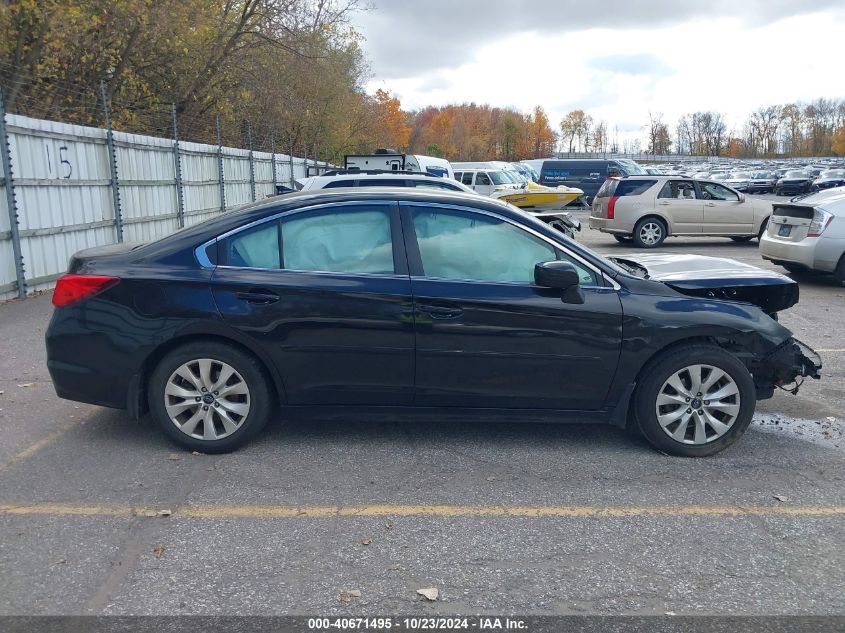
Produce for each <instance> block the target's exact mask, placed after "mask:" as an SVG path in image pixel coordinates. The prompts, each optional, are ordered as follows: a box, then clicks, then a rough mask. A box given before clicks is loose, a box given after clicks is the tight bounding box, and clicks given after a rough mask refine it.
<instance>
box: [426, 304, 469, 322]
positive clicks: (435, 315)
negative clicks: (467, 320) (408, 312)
mask: <svg viewBox="0 0 845 633" xmlns="http://www.w3.org/2000/svg"><path fill="white" fill-rule="evenodd" d="M418 307H419V309H420V311H421V312H426V313H427V314H429V315H430V316H431V318H432V319H441V320H446V319H457V318H458V317H459V316H461V315H462V314H463V313H464V311H463V310H462V309H461V308H455V307H451V308H450V307H448V306H435V305H428V304H423V305H420V306H418Z"/></svg>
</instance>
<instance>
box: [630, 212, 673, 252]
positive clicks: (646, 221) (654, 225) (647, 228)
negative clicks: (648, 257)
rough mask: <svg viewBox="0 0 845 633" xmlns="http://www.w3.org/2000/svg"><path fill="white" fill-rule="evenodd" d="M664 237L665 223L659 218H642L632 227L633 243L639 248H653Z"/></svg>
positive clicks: (661, 241) (659, 243) (658, 244)
mask: <svg viewBox="0 0 845 633" xmlns="http://www.w3.org/2000/svg"><path fill="white" fill-rule="evenodd" d="M665 239H666V224H665V223H664V222H663V220H660V219H659V218H643V219H642V220H640V221H639V222H637V225H636V226H635V227H634V243H635V244H636V245H637V246H639V247H640V248H655V247H657V246H660V245H661V244H662V243H663V240H665Z"/></svg>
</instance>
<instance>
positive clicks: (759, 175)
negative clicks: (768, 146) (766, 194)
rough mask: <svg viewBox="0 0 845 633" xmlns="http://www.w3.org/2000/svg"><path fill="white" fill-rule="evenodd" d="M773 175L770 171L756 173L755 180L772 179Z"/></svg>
mask: <svg viewBox="0 0 845 633" xmlns="http://www.w3.org/2000/svg"><path fill="white" fill-rule="evenodd" d="M771 177H772V174H771V173H770V172H768V171H755V172H754V178H771Z"/></svg>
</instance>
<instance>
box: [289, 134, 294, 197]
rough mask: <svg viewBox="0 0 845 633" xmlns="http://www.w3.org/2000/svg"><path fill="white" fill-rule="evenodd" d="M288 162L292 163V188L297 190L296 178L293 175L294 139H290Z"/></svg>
mask: <svg viewBox="0 0 845 633" xmlns="http://www.w3.org/2000/svg"><path fill="white" fill-rule="evenodd" d="M288 160H289V162H290V188H291V189H296V186H295V185H296V177H295V176H294V174H293V137H289V138H288Z"/></svg>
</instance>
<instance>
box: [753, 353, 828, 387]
mask: <svg viewBox="0 0 845 633" xmlns="http://www.w3.org/2000/svg"><path fill="white" fill-rule="evenodd" d="M750 369H751V373H752V375H753V376H754V384H755V385H756V386H757V397H758V398H759V399H761V400H762V399H765V398H770V397H771V396H772V394H773V393H774V389H775V387H780V388H784V389H786V390H787V391H790V392H791V393H793V394H797V393H798V389H799V388H800V387H801V383H799V382H798V378H807V377H809V378H814V379H816V380H818V379H819V378H821V369H822V360H821V357H820V356H819V355H818V354H817V353H816V352H815V350H813V349H812V348H811V347H810V346H809V345H806V344H805V343H802V342H801V341H799V340H798V339H796V338H789V339H787V340H786V341H784V342H783V343H781V344H780V345H779V346H778V347H776V348H775V349H774V350H773V351H772V352H770V353H769V354H767V355H766V356H764V357H763V358H761V359H759V360H757V361H755V362H754V363H753V364H752V366H751V367H750ZM790 385H791V386H792V388H789V386H790Z"/></svg>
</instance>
